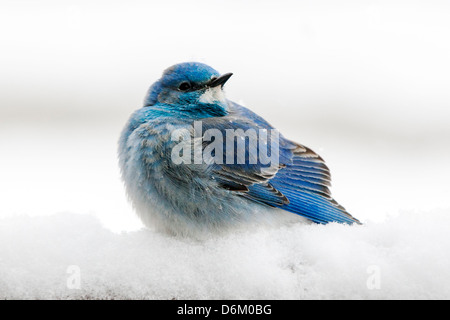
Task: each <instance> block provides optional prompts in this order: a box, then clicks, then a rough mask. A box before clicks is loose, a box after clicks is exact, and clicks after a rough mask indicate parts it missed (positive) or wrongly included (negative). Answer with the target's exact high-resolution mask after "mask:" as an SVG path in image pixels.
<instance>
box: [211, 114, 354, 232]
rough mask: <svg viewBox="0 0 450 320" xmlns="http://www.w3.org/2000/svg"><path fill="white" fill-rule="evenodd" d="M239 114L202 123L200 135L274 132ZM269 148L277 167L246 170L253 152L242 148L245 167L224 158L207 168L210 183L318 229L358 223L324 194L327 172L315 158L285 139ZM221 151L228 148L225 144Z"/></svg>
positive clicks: (253, 117)
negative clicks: (209, 132) (276, 155)
mask: <svg viewBox="0 0 450 320" xmlns="http://www.w3.org/2000/svg"><path fill="white" fill-rule="evenodd" d="M242 108H243V107H241V106H239V109H237V107H234V110H235V111H234V112H232V114H231V115H230V116H226V117H220V118H208V119H204V121H203V130H204V131H206V130H208V129H209V128H215V129H219V130H220V131H221V132H222V133H223V134H224V135H226V131H227V129H233V130H236V129H242V131H241V132H245V131H246V130H248V129H273V127H272V126H270V124H268V123H267V122H266V121H265V120H264V119H262V118H261V117H259V116H257V115H255V114H254V113H253V112H251V111H250V110H248V109H242ZM236 110H237V111H236ZM235 132H236V131H235ZM270 143H271V141H268V144H270ZM273 146H274V147H277V148H278V149H279V161H278V164H277V165H276V166H271V165H268V164H263V163H261V162H260V161H259V160H260V159H259V158H258V161H257V162H256V163H253V164H250V163H249V161H248V160H249V159H250V158H251V156H252V155H251V153H252V152H250V150H249V144H248V143H246V144H245V154H246V159H247V161H246V163H244V164H237V163H236V160H237V159H236V157H235V158H234V162H233V163H231V164H230V163H228V164H227V162H226V161H225V160H226V159H225V155H224V161H223V164H218V163H213V164H211V175H212V178H213V179H215V180H217V181H218V183H219V185H220V186H221V187H223V188H224V189H227V190H230V192H236V193H237V194H239V195H240V196H242V197H245V198H247V199H249V200H252V201H255V202H258V203H261V204H264V205H267V206H272V207H278V208H281V209H284V210H287V211H290V212H293V213H296V214H299V215H301V216H304V217H306V218H308V219H310V220H312V221H314V222H317V223H328V222H332V221H336V222H343V223H350V224H351V223H353V222H356V223H359V221H358V220H357V219H355V218H353V217H352V216H351V215H350V214H349V213H348V212H347V211H346V210H345V209H344V208H343V207H342V206H341V205H339V204H338V203H337V202H336V201H335V200H334V199H333V198H332V197H331V193H330V190H329V188H328V187H329V186H330V185H331V177H330V171H329V169H328V167H327V166H326V164H325V162H324V160H323V159H322V158H321V157H320V156H319V155H318V154H316V153H315V152H314V151H312V150H311V149H309V148H307V147H305V146H303V145H300V144H298V143H295V142H292V141H289V140H287V139H285V138H284V137H283V136H282V135H281V134H280V136H279V139H278V141H274V144H273ZM236 147H237V146H236V145H235V148H234V150H236ZM224 148H227V146H226V145H225V142H224ZM258 151H259V150H258Z"/></svg>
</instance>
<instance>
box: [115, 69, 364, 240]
mask: <svg viewBox="0 0 450 320" xmlns="http://www.w3.org/2000/svg"><path fill="white" fill-rule="evenodd" d="M230 76H231V74H225V75H220V74H219V73H218V72H217V71H216V70H214V69H212V68H211V67H209V66H207V65H205V64H201V63H194V62H191V63H182V64H178V65H175V66H172V67H170V68H168V69H167V70H165V72H164V74H163V76H162V77H161V79H159V80H158V81H157V82H155V83H154V84H153V85H152V86H151V87H150V89H149V91H148V94H147V96H146V98H145V102H144V107H143V108H141V109H139V110H137V111H135V112H134V113H133V114H132V115H131V117H130V119H129V121H128V123H127V124H126V126H125V128H124V130H123V132H122V135H121V137H120V141H119V162H120V167H121V172H122V177H123V180H124V182H125V186H126V190H127V194H128V196H129V198H130V200H131V202H132V204H133V206H134V207H135V209H136V211H137V213H138V215H139V216H140V217H141V219H142V220H143V222H144V223H145V224H146V225H148V226H156V227H159V228H162V229H165V230H167V231H170V232H172V233H177V234H180V233H181V234H192V233H195V232H198V231H214V230H223V229H226V228H227V227H230V226H234V225H239V224H242V222H248V221H257V220H264V221H271V222H276V221H282V220H283V221H284V220H286V217H288V218H287V220H292V219H295V217H296V215H292V214H291V213H295V214H297V215H298V216H302V217H305V218H307V219H309V220H311V221H313V222H316V223H328V222H332V221H335V222H341V223H348V224H352V223H355V222H356V223H359V221H358V220H357V219H355V218H353V217H352V216H351V215H350V214H348V213H347V212H346V210H345V209H344V208H343V207H342V206H340V205H339V204H338V203H337V202H336V201H335V200H333V199H332V197H331V194H330V191H329V189H328V187H329V186H330V179H331V178H330V173H329V169H328V168H327V166H326V165H325V163H324V161H323V160H322V158H320V156H318V155H317V154H316V153H315V152H313V151H312V150H311V149H309V148H307V147H305V146H302V145H300V144H298V143H295V142H292V141H289V140H287V139H285V138H284V137H283V136H282V135H281V134H279V135H277V136H275V137H276V139H275V138H274V137H273V136H268V138H267V139H266V140H263V141H264V144H262V143H261V140H258V144H255V145H252V144H251V137H250V136H248V135H245V134H246V133H249V132H250V133H252V132H259V133H261V132H268V131H270V132H273V131H274V128H273V127H272V126H271V125H270V124H269V123H268V122H267V121H265V120H264V119H263V118H261V117H260V116H258V115H256V114H255V113H253V112H252V111H250V110H248V109H246V108H244V107H242V106H240V105H238V104H236V103H234V102H232V101H229V100H227V99H226V98H225V95H224V93H223V85H224V83H225V82H226V81H227V80H228V78H229V77H230ZM199 123H200V124H201V125H200V129H199V128H198V124H199ZM196 126H197V128H196ZM237 129H240V130H237ZM211 132H213V133H214V134H215V136H214V139H212V138H211V137H209V135H208V133H211ZM229 132H234V134H235V137H234V138H236V139H235V140H232V144H228V142H229V141H228V140H227V139H225V138H224V139H223V141H222V140H220V139H218V138H220V136H223V137H227V138H228V136H227V134H228V133H229ZM174 133H180V134H179V135H177V136H176V138H175V139H174ZM261 134H262V133H261ZM208 137H209V138H210V139H207V138H208ZM259 137H260V136H259ZM234 138H233V139H234ZM240 140H241V142H242V144H241V145H239V143H240ZM213 145H214V146H215V148H212V147H211V146H213ZM219 146H220V147H221V148H219ZM239 146H241V147H242V146H243V149H242V150H241V151H242V153H240V154H239V152H240V151H238V150H240V149H239ZM263 147H267V155H268V156H269V157H270V159H272V160H273V159H275V158H274V156H275V155H276V160H277V161H276V163H275V162H271V163H267V161H263V157H262V156H261V154H262V155H264V153H262V150H263ZM196 148H197V149H196ZM178 149H181V150H182V152H181V153H180V154H178V151H177V152H175V150H178ZM196 150H200V153H201V152H203V154H209V156H210V158H208V159H209V160H205V158H203V159H201V161H199V162H198V161H197V160H195V161H192V162H183V163H179V162H177V161H174V158H173V157H174V154H175V155H177V156H178V155H180V156H182V157H183V159H188V158H189V159H196V158H195V156H196V152H197V151H196ZM221 150H223V154H222V151H221ZM219 151H221V152H219ZM230 155H231V156H230ZM211 159H213V160H214V161H212V160H211ZM230 160H232V162H230ZM266 160H267V159H266ZM274 163H275V165H274ZM288 212H289V213H288ZM287 213H288V214H287Z"/></svg>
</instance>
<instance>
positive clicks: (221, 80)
mask: <svg viewBox="0 0 450 320" xmlns="http://www.w3.org/2000/svg"><path fill="white" fill-rule="evenodd" d="M232 75H233V74H232V73H231V72H229V73H225V74H223V75H221V76H220V77H218V78H213V79H212V80H211V81H210V82H209V84H208V87H211V88H213V87H217V86H223V85H224V84H225V82H227V81H228V79H230V77H231V76H232Z"/></svg>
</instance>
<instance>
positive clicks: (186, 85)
mask: <svg viewBox="0 0 450 320" xmlns="http://www.w3.org/2000/svg"><path fill="white" fill-rule="evenodd" d="M190 88H191V84H190V83H189V82H187V81H185V82H182V83H181V84H180V85H179V86H178V90H180V91H186V90H189V89H190Z"/></svg>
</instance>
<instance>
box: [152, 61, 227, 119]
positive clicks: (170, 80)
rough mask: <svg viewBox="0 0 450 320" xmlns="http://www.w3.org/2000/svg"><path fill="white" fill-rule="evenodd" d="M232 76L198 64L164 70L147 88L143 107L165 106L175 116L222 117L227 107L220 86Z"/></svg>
mask: <svg viewBox="0 0 450 320" xmlns="http://www.w3.org/2000/svg"><path fill="white" fill-rule="evenodd" d="M231 75H232V73H226V74H223V75H220V73H219V72H217V71H216V70H214V69H213V68H211V67H210V66H208V65H206V64H203V63H199V62H185V63H180V64H176V65H174V66H172V67H170V68H168V69H166V70H165V71H164V73H163V75H162V77H161V78H160V79H159V80H158V81H156V82H155V83H154V84H153V85H152V86H151V87H150V89H149V91H148V94H147V97H146V98H145V104H144V106H145V107H150V106H158V107H161V106H164V107H165V108H168V109H170V111H171V112H174V113H176V112H182V113H183V114H184V113H188V114H197V115H198V116H202V115H203V116H208V115H210V116H220V115H225V114H226V108H227V106H226V98H225V95H224V92H223V85H224V84H225V82H226V81H227V80H228V79H229V78H230V77H231Z"/></svg>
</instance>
